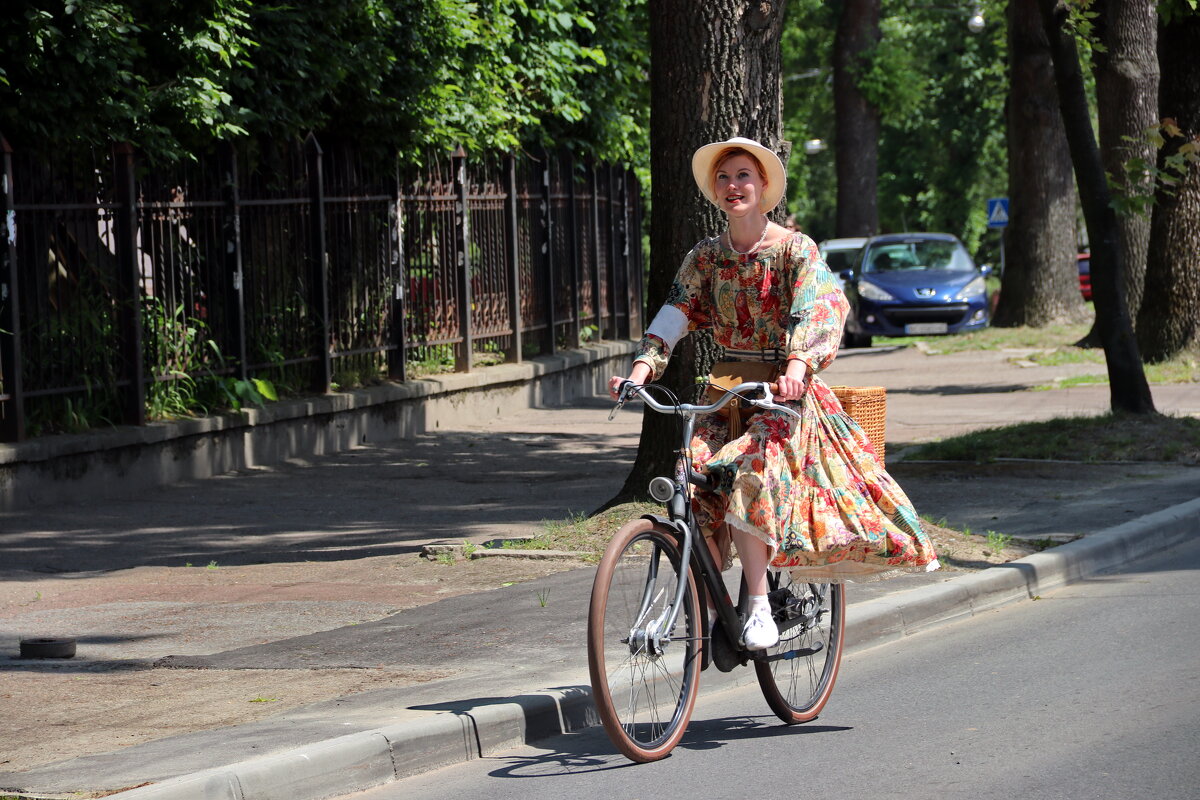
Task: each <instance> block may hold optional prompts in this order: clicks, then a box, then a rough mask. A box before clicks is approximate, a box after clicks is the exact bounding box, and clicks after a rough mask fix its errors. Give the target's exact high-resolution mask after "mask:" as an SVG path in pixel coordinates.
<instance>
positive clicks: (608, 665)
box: [588, 519, 704, 763]
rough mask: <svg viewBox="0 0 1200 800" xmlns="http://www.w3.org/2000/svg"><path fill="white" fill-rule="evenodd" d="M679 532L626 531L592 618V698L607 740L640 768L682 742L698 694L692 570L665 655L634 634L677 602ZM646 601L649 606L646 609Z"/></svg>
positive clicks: (604, 573)
mask: <svg viewBox="0 0 1200 800" xmlns="http://www.w3.org/2000/svg"><path fill="white" fill-rule="evenodd" d="M677 541H678V540H677V538H676V535H675V534H674V532H673V531H671V530H670V529H668V528H666V527H665V526H663V525H661V524H659V523H656V522H653V521H651V520H647V519H638V520H634V521H632V522H629V523H627V524H625V525H624V526H623V527H622V528H621V529H620V530H619V531H617V533H616V534H615V535H614V536H613V538H612V541H610V542H609V544H608V547H607V548H606V549H605V551H604V557H603V558H602V559H601V561H600V566H599V567H598V568H597V569H596V578H595V581H594V583H593V584H592V598H591V606H590V608H589V611H588V670H589V672H590V674H591V681H592V697H593V699H594V701H595V704H596V710H597V711H598V712H599V714H600V721H601V722H602V723H603V725H604V730H605V732H607V733H608V737H609V738H610V739H611V740H612V742H613V744H614V745H616V747H617V749H618V750H620V751H621V753H623V754H624V755H625V756H626V757H627V758H629V759H630V760H632V761H636V762H639V763H646V762H649V761H657V760H658V759H661V758H665V757H666V756H667V755H669V754H670V752H671V750H672V749H674V747H675V745H676V744H678V743H679V740H680V739H681V738H682V737H683V733H684V731H685V730H686V728H687V724H688V721H689V720H690V719H691V715H692V708H693V707H694V706H695V704H696V694H697V692H698V690H699V686H700V665H701V659H702V655H703V646H704V643H703V639H702V638H701V636H702V633H701V621H700V603H699V595H698V593H697V591H696V580H695V576H694V575H693V572H692V568H691V566H690V565H684V567H685V575H686V576H687V577H686V580H687V588H686V590H685V592H684V596H683V604H682V605H683V607H682V608H681V609H680V614H679V616H678V617H677V619H676V621H675V625H674V628H673V631H672V632H671V633H670V634H669V637H668V640H667V641H666V642H665V643H664V644H663V646H662V648H661V652H657V653H656V652H655V648H654V647H653V646H652V645H649V644H647V643H645V642H644V641H642V640H640V639H638V638H637V637H634V636H631V635H630V634H631V631H633V630H634V629H635V628H637V627H638V626H639V625H642V624H643V623H644V622H645V621H646V620H653V619H656V618H661V614H662V612H663V610H664V609H665V608H666V607H668V606H670V604H671V603H672V602H673V601H674V597H675V588H676V586H677V585H678V576H679V567H680V563H679V559H680V552H679V546H678V544H677ZM647 599H648V602H647Z"/></svg>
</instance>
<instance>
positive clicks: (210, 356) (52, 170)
mask: <svg viewBox="0 0 1200 800" xmlns="http://www.w3.org/2000/svg"><path fill="white" fill-rule="evenodd" d="M0 155H2V157H3V173H2V177H3V183H2V186H0V190H2V191H0V219H2V220H3V221H4V224H3V235H0V441H17V440H20V439H23V438H25V437H27V436H29V435H36V434H41V433H48V432H53V431H62V430H76V429H83V428H86V427H90V426H93V425H96V424H104V423H111V424H119V423H120V424H142V423H143V422H145V421H146V419H147V418H148V417H149V418H157V417H162V416H171V415H173V414H184V413H189V412H194V411H195V410H197V409H200V410H203V409H205V408H208V407H215V406H220V405H222V404H223V402H222V399H223V398H224V399H225V400H227V401H228V402H227V403H224V404H226V405H228V404H229V403H232V404H234V405H236V404H237V403H238V398H239V396H241V397H242V398H243V399H244V397H245V395H244V393H241V388H242V387H245V386H252V385H254V381H255V380H256V379H258V380H259V381H260V382H261V381H264V380H267V381H271V382H272V384H273V385H282V386H284V387H286V388H290V389H292V390H294V391H296V392H320V393H323V392H328V391H330V390H331V389H333V388H335V387H337V386H351V385H362V384H366V383H370V382H372V381H376V380H381V379H387V380H401V381H403V380H407V379H409V378H411V377H413V376H415V375H419V374H424V373H427V372H431V371H469V370H471V369H472V368H474V367H476V366H479V365H481V364H492V363H499V362H505V361H507V362H513V361H520V360H522V359H523V358H528V357H531V356H534V355H539V354H552V353H554V352H555V351H556V350H558V349H559V348H564V347H576V346H578V345H579V343H581V342H583V341H587V340H589V339H594V338H630V337H636V336H638V335H639V334H640V327H641V307H642V274H643V263H642V251H641V233H640V231H641V224H642V210H641V203H640V197H641V194H640V191H639V187H638V185H637V181H636V179H635V178H634V177H633V175H632V173H630V172H629V171H627V170H624V169H622V168H617V167H613V166H609V165H602V164H595V163H590V162H581V161H577V160H575V159H573V158H572V157H570V156H569V155H564V154H547V153H542V154H536V155H528V154H523V155H520V156H515V155H508V156H500V157H493V158H487V159H478V160H472V159H468V157H467V156H466V155H465V154H464V153H463V152H462V151H461V150H460V151H459V152H457V153H455V154H453V155H450V156H432V157H430V158H429V159H428V160H427V161H426V163H425V164H423V165H422V166H421V168H420V169H415V168H414V169H404V170H402V169H398V168H397V167H396V165H395V163H394V162H393V161H392V160H390V159H387V158H380V157H374V158H373V157H371V156H368V155H366V154H363V153H358V152H355V151H354V150H352V149H350V148H346V147H338V148H331V149H329V150H327V151H325V150H322V148H321V147H320V145H319V144H318V143H317V141H316V139H315V138H313V137H311V136H310V137H309V138H308V139H307V140H305V141H304V142H287V143H283V144H279V145H277V146H269V147H264V146H254V147H250V146H246V147H238V148H235V147H234V146H232V145H226V146H225V147H223V148H222V149H221V150H219V151H218V152H216V153H213V154H209V155H204V156H198V157H197V158H196V159H195V160H193V161H191V162H187V163H183V164H178V165H175V166H172V167H170V168H169V169H155V168H154V167H152V166H150V165H146V164H143V163H141V160H140V159H139V158H138V155H137V153H135V152H134V151H133V150H132V148H130V147H128V146H126V145H116V146H114V147H112V148H111V149H89V150H80V151H77V152H56V153H35V152H24V151H22V152H13V150H12V149H11V148H10V147H9V146H8V143H7V142H5V141H4V140H3V138H2V137H0Z"/></svg>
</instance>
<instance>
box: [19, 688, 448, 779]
mask: <svg viewBox="0 0 1200 800" xmlns="http://www.w3.org/2000/svg"><path fill="white" fill-rule="evenodd" d="M445 676H446V673H438V672H418V671H412V670H388V669H379V670H361V669H358V670H170V669H140V670H139V669H123V670H112V671H106V672H101V673H99V674H97V673H95V672H84V673H80V672H79V671H78V669H77V667H73V668H69V669H61V670H60V669H55V668H53V667H51V668H44V671H41V672H39V673H36V674H30V673H28V672H0V704H3V705H4V706H5V707H8V708H10V709H13V710H14V711H13V713H5V715H4V717H5V720H4V728H5V731H4V740H5V741H4V746H3V749H0V753H2V754H0V772H7V771H13V772H16V771H21V770H26V769H30V768H31V767H35V766H38V765H41V764H49V763H53V762H55V761H61V760H63V759H67V758H74V757H77V756H87V755H94V754H98V753H106V752H111V751H113V750H119V749H121V748H124V747H129V746H130V745H134V744H140V743H142V742H147V741H150V740H153V739H160V738H164V737H167V736H174V735H176V734H181V733H190V732H192V731H197V730H209V729H213V728H220V727H223V726H226V725H238V724H242V723H247V722H256V721H258V720H261V719H265V718H267V717H270V716H272V715H274V714H279V713H281V712H283V711H286V710H287V709H290V708H295V707H297V706H302V705H306V704H308V703H315V702H318V701H321V700H326V699H329V698H333V697H342V696H344V695H348V694H356V693H358V692H365V691H370V690H372V689H380V688H396V687H404V686H411V685H413V684H415V683H422V682H425V681H430V680H435V679H438V678H442V677H445ZM18 709H19V712H18V711H17V710H18ZM47 731H53V732H54V735H53V736H47V735H46V732H47Z"/></svg>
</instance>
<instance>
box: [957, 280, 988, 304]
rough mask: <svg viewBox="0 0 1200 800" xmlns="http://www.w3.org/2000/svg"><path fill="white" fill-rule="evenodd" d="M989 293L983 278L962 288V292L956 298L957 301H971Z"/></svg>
mask: <svg viewBox="0 0 1200 800" xmlns="http://www.w3.org/2000/svg"><path fill="white" fill-rule="evenodd" d="M986 291H987V283H986V282H985V281H984V280H983V276H982V275H980V276H979V277H978V278H975V279H973V280H972V281H971V282H970V283H968V284H967V285H966V286H964V287H963V288H962V291H961V292H959V293H958V294H957V295H955V296H954V299H955V300H970V299H971V298H972V297H975V296H976V295H981V294H983V293H984V292H986Z"/></svg>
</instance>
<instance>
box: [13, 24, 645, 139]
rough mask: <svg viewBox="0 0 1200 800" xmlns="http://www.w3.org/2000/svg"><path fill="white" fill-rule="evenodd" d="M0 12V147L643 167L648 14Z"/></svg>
mask: <svg viewBox="0 0 1200 800" xmlns="http://www.w3.org/2000/svg"><path fill="white" fill-rule="evenodd" d="M9 7H10V8H12V9H13V10H12V11H9V12H8V13H6V14H4V15H2V16H0V130H2V131H4V133H5V135H6V136H8V137H9V138H10V140H13V142H14V144H17V145H20V144H22V143H38V144H54V143H69V142H72V141H83V142H90V143H93V144H104V143H107V142H108V141H111V140H114V139H116V140H127V141H130V142H132V143H134V144H135V145H137V146H139V147H140V148H142V149H143V150H144V151H145V152H146V153H148V154H149V155H150V156H151V157H152V158H154V159H163V160H173V159H177V158H182V157H186V156H187V154H188V153H189V152H191V151H192V150H195V149H198V148H202V147H205V146H207V145H208V144H210V143H211V142H213V141H216V140H221V139H227V138H231V137H237V136H241V135H252V136H256V137H289V136H298V135H303V134H305V133H306V132H307V131H310V130H316V131H319V132H321V134H322V135H323V136H328V137H330V138H334V139H337V138H352V139H354V140H355V141H358V142H359V143H361V144H368V145H370V144H374V145H377V146H379V147H381V148H384V149H386V150H388V151H391V152H399V153H400V154H401V155H402V156H403V157H407V158H417V157H419V156H420V155H422V154H424V153H425V152H426V151H428V150H429V149H430V148H437V149H448V148H452V147H454V146H457V145H462V146H464V147H466V148H467V149H468V150H470V151H475V152H480V151H488V150H495V149H512V148H514V147H518V146H521V145H523V144H547V145H552V144H556V143H567V144H573V145H575V146H576V147H577V148H578V149H580V150H583V151H586V152H590V153H593V154H595V155H597V156H599V157H601V158H606V159H618V160H632V159H635V158H643V159H644V155H643V154H644V152H645V150H646V148H645V141H646V136H647V134H646V126H647V122H648V98H647V94H646V92H647V90H646V86H645V84H646V80H645V78H646V73H647V72H648V61H649V56H648V47H647V44H646V33H645V27H646V26H645V17H644V15H645V0H611V2H603V0H492V1H491V2H487V3H483V2H479V3H464V2H460V1H459V0H307V1H306V2H305V3H294V4H288V5H285V4H277V3H274V2H269V1H268V2H263V1H262V0H157V2H153V3H151V2H147V0H97V2H89V3H77V2H73V3H61V0H59V2H55V0H24V2H21V1H20V0H14V2H12V3H10V5H9ZM598 22H600V23H602V24H597V23H598Z"/></svg>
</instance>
